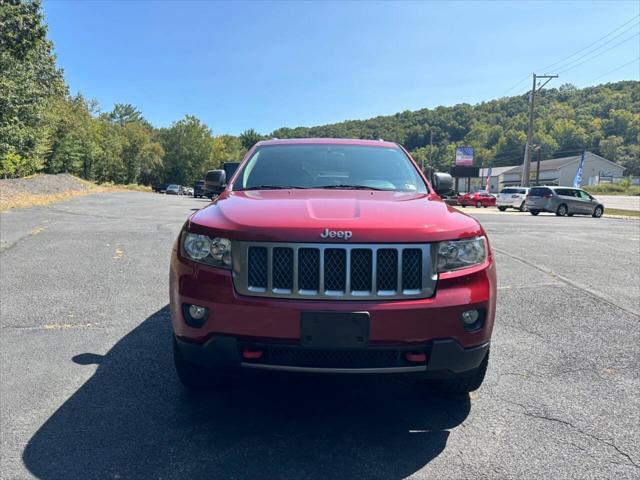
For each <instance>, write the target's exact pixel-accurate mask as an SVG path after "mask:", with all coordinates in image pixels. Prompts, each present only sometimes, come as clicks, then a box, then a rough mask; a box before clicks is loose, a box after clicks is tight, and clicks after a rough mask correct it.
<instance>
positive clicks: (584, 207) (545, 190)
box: [525, 186, 604, 218]
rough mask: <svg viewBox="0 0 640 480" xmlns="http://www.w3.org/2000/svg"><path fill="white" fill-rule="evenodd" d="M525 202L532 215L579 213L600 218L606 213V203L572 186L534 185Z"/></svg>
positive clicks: (569, 214)
mask: <svg viewBox="0 0 640 480" xmlns="http://www.w3.org/2000/svg"><path fill="white" fill-rule="evenodd" d="M525 204H526V208H527V210H529V212H530V213H531V215H538V214H539V213H540V212H551V213H555V214H556V215H558V216H560V217H564V216H565V215H568V216H570V217H572V216H573V215H575V214H579V215H591V216H592V217H596V218H600V217H601V216H602V214H603V213H604V205H602V204H601V203H600V202H599V201H598V200H597V199H596V198H595V197H593V196H591V195H589V194H588V193H587V192H585V191H584V190H580V189H579V188H571V187H552V186H544V187H532V188H531V190H529V193H528V194H527V197H526V200H525Z"/></svg>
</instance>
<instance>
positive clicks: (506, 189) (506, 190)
mask: <svg viewBox="0 0 640 480" xmlns="http://www.w3.org/2000/svg"><path fill="white" fill-rule="evenodd" d="M500 193H518V192H517V189H516V188H503V189H502V191H501V192H500Z"/></svg>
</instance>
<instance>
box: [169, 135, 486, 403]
mask: <svg viewBox="0 0 640 480" xmlns="http://www.w3.org/2000/svg"><path fill="white" fill-rule="evenodd" d="M450 188H451V177H450V176H448V175H446V174H435V175H434V186H431V184H430V183H429V182H428V181H427V180H426V179H425V177H424V176H423V175H422V173H421V172H420V170H419V168H418V167H417V166H416V164H415V163H414V161H413V160H412V159H411V157H410V156H409V154H408V153H407V152H406V150H404V149H403V148H402V147H401V146H399V145H397V144H395V143H390V142H384V141H370V140H337V139H301V140H270V141H264V142H259V143H258V144H256V145H255V146H254V147H253V148H252V149H251V150H250V151H249V152H248V153H247V155H246V157H245V159H244V161H243V162H242V163H241V164H240V166H239V167H238V169H237V170H236V172H235V174H234V175H233V177H232V178H231V179H230V181H229V182H228V184H227V185H226V187H225V188H224V191H223V192H222V194H221V195H220V196H219V197H218V198H217V200H216V201H215V202H214V203H212V204H211V205H209V206H207V207H206V208H203V209H202V210H199V211H197V212H195V213H194V214H193V215H191V216H190V217H189V219H188V220H187V222H186V223H185V225H184V227H183V229H182V232H181V233H180V236H179V238H178V239H177V241H176V243H175V247H174V249H173V254H172V258H171V272H170V295H171V317H172V323H173V331H174V337H173V348H174V358H175V365H176V369H177V373H178V377H179V378H180V380H181V381H182V383H183V384H185V385H186V386H187V387H189V388H201V387H205V386H210V385H211V384H212V382H213V380H214V379H216V378H220V377H221V376H225V375H227V374H228V373H229V372H233V371H238V370H240V369H263V370H280V371H290V372H313V373H318V372H320V373H341V374H347V373H349V374H353V373H357V374H373V373H404V374H406V373H414V374H416V375H420V376H422V377H424V378H426V379H434V380H436V382H434V383H436V384H437V385H438V386H439V387H440V388H442V389H444V390H446V391H450V392H468V391H471V390H475V389H477V388H478V387H479V386H480V384H481V383H482V380H483V378H484V375H485V371H486V369H487V363H488V359H489V341H490V337H491V331H492V328H493V319H494V315H495V302H496V268H495V263H494V259H493V255H492V253H491V249H490V247H489V242H488V240H487V237H486V234H485V232H484V230H483V229H482V227H481V226H480V224H479V223H478V222H477V221H476V220H474V219H473V218H471V217H469V216H467V215H465V214H463V213H461V212H459V211H457V210H455V209H452V208H451V207H449V206H448V205H446V204H445V203H444V202H443V201H442V200H441V199H440V197H439V196H438V193H445V192H446V191H448V190H449V189H450Z"/></svg>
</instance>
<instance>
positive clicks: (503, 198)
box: [496, 187, 529, 212]
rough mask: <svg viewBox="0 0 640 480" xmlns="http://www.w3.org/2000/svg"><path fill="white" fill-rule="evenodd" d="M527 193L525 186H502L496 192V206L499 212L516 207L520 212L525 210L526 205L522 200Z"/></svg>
mask: <svg viewBox="0 0 640 480" xmlns="http://www.w3.org/2000/svg"><path fill="white" fill-rule="evenodd" d="M527 193H529V189H528V188H526V187H507V188H503V189H502V190H501V191H500V193H499V194H498V198H497V200H496V207H498V210H500V211H501V212H504V211H505V210H506V209H507V208H517V209H518V210H520V211H521V212H526V211H527V206H526V205H525V203H524V201H525V198H526V196H527Z"/></svg>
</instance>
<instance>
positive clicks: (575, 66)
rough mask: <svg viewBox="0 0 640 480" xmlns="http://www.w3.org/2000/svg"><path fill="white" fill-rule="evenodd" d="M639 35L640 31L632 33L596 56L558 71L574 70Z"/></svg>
mask: <svg viewBox="0 0 640 480" xmlns="http://www.w3.org/2000/svg"><path fill="white" fill-rule="evenodd" d="M639 35H640V33H636V34H634V35H631V36H630V37H628V38H625V39H624V40H622V41H621V42H618V43H616V44H615V45H613V46H611V47H609V48H607V49H606V50H603V51H602V52H600V53H598V54H597V55H594V56H592V57H589V58H587V59H586V60H583V61H582V62H580V63H577V64H575V65H572V66H570V67H567V68H564V69H562V70H560V71H559V72H558V73H559V74H560V73H564V72H568V71H569V70H573V69H574V68H577V67H579V66H580V65H583V64H585V63H587V62H590V61H591V60H593V59H594V58H598V57H599V56H600V55H603V54H605V53H607V52H608V51H610V50H613V49H614V48H616V47H617V46H619V45H622V44H623V43H627V42H628V41H629V40H633V39H634V38H635V37H637V36H639Z"/></svg>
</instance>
